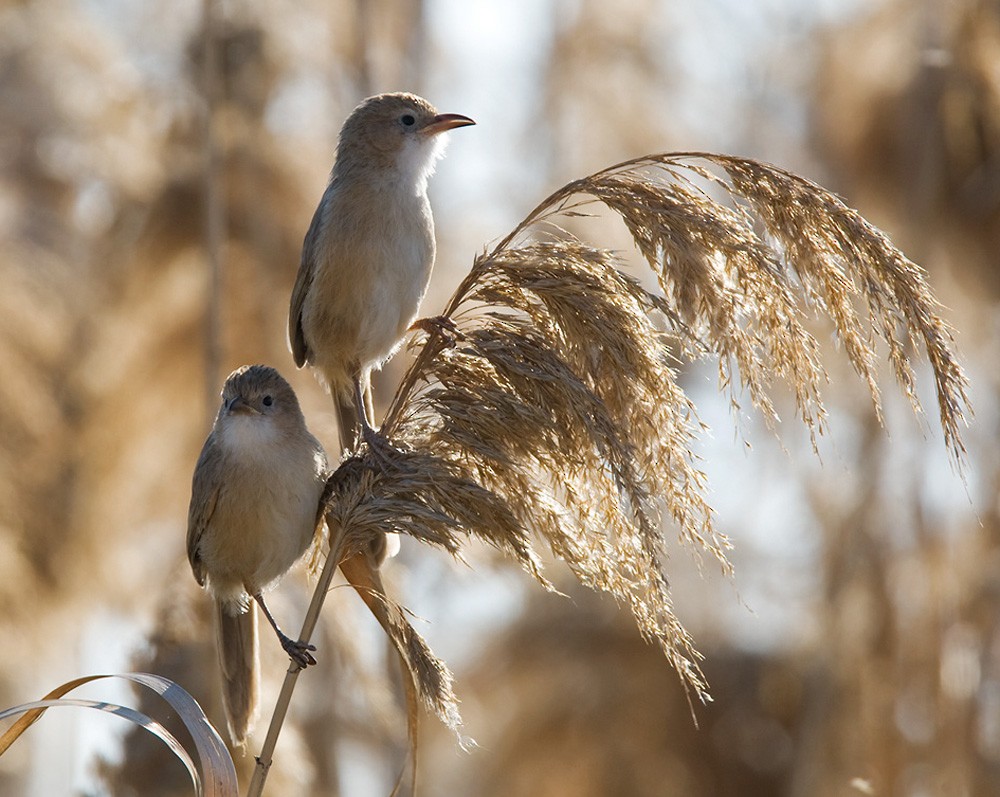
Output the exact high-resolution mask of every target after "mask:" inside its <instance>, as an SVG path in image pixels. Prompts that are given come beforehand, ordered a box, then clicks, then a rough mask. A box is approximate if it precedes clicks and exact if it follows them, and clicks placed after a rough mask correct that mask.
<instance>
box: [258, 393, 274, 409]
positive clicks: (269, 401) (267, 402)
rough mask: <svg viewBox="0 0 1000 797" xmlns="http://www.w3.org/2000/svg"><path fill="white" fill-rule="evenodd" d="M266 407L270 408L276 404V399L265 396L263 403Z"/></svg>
mask: <svg viewBox="0 0 1000 797" xmlns="http://www.w3.org/2000/svg"><path fill="white" fill-rule="evenodd" d="M261 403H262V404H263V405H264V406H265V407H270V406H271V405H272V404H274V399H273V398H271V397H270V396H264V400H263V401H262V402H261Z"/></svg>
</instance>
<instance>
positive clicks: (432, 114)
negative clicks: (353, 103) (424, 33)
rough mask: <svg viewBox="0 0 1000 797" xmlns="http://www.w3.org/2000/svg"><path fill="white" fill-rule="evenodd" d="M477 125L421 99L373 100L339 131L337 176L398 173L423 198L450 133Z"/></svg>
mask: <svg viewBox="0 0 1000 797" xmlns="http://www.w3.org/2000/svg"><path fill="white" fill-rule="evenodd" d="M474 124H475V122H474V121H473V120H472V119H470V118H469V117H468V116H463V115H462V114H458V113H438V111H437V109H436V108H435V107H434V106H433V105H431V104H430V103H429V102H427V100H425V99H423V98H422V97H418V96H417V95H416V94H406V93H395V94H378V95H376V96H374V97H369V98H368V99H367V100H365V101H364V102H362V103H361V104H360V105H358V107H357V108H355V109H354V110H353V111H352V112H351V115H350V116H348V117H347V120H346V121H345V122H344V126H343V127H342V128H341V130H340V142H339V144H338V146H337V163H336V165H335V166H334V173H335V174H340V175H343V176H345V177H346V176H347V175H349V174H352V175H357V174H359V173H361V174H365V173H366V171H367V173H370V174H382V175H385V174H386V173H387V172H390V171H391V170H396V173H398V175H399V177H400V178H401V179H403V180H409V179H412V180H413V182H414V183H415V184H416V186H417V190H418V193H422V192H423V190H424V189H425V188H426V183H427V178H428V177H429V176H430V175H431V174H432V173H433V171H434V163H435V161H436V160H437V159H438V158H439V157H440V156H441V155H442V154H443V153H444V144H445V142H446V139H447V137H446V136H445V135H443V134H444V133H446V132H447V131H448V130H451V129H453V128H456V127H464V126H466V125H474Z"/></svg>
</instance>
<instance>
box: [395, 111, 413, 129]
mask: <svg viewBox="0 0 1000 797" xmlns="http://www.w3.org/2000/svg"><path fill="white" fill-rule="evenodd" d="M399 121H400V122H402V123H403V124H404V125H406V126H407V127H413V125H415V124H416V123H417V119H416V117H415V116H414V115H413V114H412V113H404V114H403V115H402V116H401V117H399Z"/></svg>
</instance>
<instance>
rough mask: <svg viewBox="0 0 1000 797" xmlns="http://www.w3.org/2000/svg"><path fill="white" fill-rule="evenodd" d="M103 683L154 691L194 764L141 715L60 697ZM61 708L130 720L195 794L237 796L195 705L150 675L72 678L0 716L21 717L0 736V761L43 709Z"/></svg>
mask: <svg viewBox="0 0 1000 797" xmlns="http://www.w3.org/2000/svg"><path fill="white" fill-rule="evenodd" d="M103 678H123V679H125V680H128V681H132V682H133V683H137V684H140V685H141V686H145V687H146V688H148V689H152V690H153V691H154V692H156V693H157V694H159V695H160V696H161V697H162V698H163V699H164V700H166V701H167V702H168V703H169V704H170V706H171V707H172V708H173V709H174V710H175V711H176V712H177V714H178V716H179V717H180V718H181V720H182V721H183V722H184V725H185V727H186V728H187V730H188V732H189V733H190V734H191V738H192V740H193V741H194V743H195V748H196V750H197V752H198V761H197V764H196V763H195V761H194V759H192V758H191V756H190V755H188V753H187V751H186V750H185V749H184V747H183V746H182V745H181V744H180V742H178V741H177V739H176V738H175V737H174V736H173V735H171V734H170V732H169V731H167V730H166V728H164V727H163V726H162V725H161V724H160V723H158V722H155V721H154V720H153V719H151V718H150V717H148V716H146V715H145V714H143V713H141V712H139V711H136V710H135V709H132V708H128V707H127V706H119V705H114V704H111V703H106V702H103V701H95V700H79V699H71V698H65V697H63V696H64V695H66V694H68V693H69V692H71V691H73V690H74V689H76V688H77V687H79V686H83V685H84V684H87V683H90V682H91V681H96V680H100V679H103ZM64 706H75V707H79V708H91V709H96V710H98V711H104V712H108V713H112V714H115V715H117V716H119V717H122V718H124V719H127V720H129V721H130V722H132V723H134V724H135V725H137V726H138V727H140V728H143V729H144V730H146V731H148V732H149V733H151V734H153V735H154V736H156V737H157V738H158V739H160V740H161V741H162V742H163V743H164V744H166V745H167V747H169V748H170V750H171V751H172V752H173V753H174V755H175V756H176V757H177V759H178V760H179V761H180V762H181V763H182V764H183V765H184V766H185V768H186V769H187V771H188V773H189V775H190V776H191V782H192V783H193V784H194V787H195V791H196V792H197V794H199V795H208V797H232V795H235V794H236V793H237V782H236V768H235V767H234V765H233V760H232V758H230V756H229V752H228V750H227V749H226V746H225V744H224V743H223V741H222V739H221V737H220V736H219V734H218V733H217V732H216V730H215V728H213V727H212V724H211V723H210V722H209V721H208V718H207V717H206V716H205V713H204V712H203V711H202V709H201V706H199V705H198V702H197V701H196V700H195V699H194V698H193V697H191V695H190V694H189V693H188V692H186V691H185V690H184V689H183V688H182V687H180V686H179V685H178V684H176V683H174V682H173V681H171V680H170V679H168V678H164V677H162V676H160V675H154V674H151V673H121V674H119V675H89V676H84V677H82V678H75V679H73V680H72V681H67V682H66V683H64V684H62V685H60V686H58V687H56V688H55V689H53V690H52V691H51V692H49V693H48V694H47V695H46V696H45V697H44V698H43V699H42V700H38V701H34V702H32V703H26V704H24V705H21V706H15V707H13V708H10V709H5V710H4V711H0V719H4V718H6V717H8V716H14V715H16V714H21V715H22V716H21V717H20V718H19V719H18V720H17V722H15V723H14V724H13V725H12V726H11V727H10V728H8V729H7V731H6V732H5V733H4V734H3V736H0V755H2V754H3V752H5V751H6V750H7V748H9V747H10V745H11V744H13V743H14V742H15V741H16V740H17V739H18V738H19V737H20V736H21V734H23V733H24V732H25V731H26V730H27V729H28V728H29V727H30V726H31V725H32V724H33V723H34V722H35V721H36V720H38V719H39V718H40V717H41V716H42V714H43V713H45V711H46V709H49V708H57V707H64Z"/></svg>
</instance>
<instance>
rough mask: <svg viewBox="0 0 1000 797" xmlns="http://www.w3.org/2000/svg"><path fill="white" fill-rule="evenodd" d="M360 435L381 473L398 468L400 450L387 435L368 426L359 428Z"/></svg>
mask: <svg viewBox="0 0 1000 797" xmlns="http://www.w3.org/2000/svg"><path fill="white" fill-rule="evenodd" d="M361 436H362V437H363V438H364V440H365V444H366V445H367V446H368V450H369V451H371V452H372V458H373V459H374V460H375V463H376V464H377V465H378V467H379V470H381V471H382V473H389V472H390V471H393V470H398V469H399V454H400V451H399V449H398V448H396V447H395V446H394V445H393V444H392V442H391V441H390V440H389V438H388V437H386V436H385V435H384V434H382V432H380V431H379V430H377V429H373V428H371V427H368V426H363V427H362V428H361Z"/></svg>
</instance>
